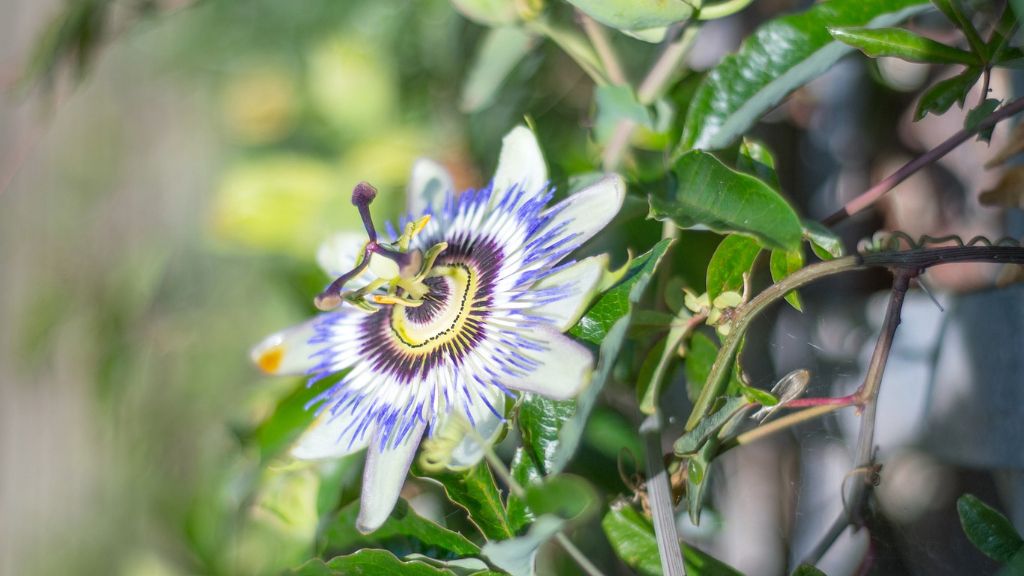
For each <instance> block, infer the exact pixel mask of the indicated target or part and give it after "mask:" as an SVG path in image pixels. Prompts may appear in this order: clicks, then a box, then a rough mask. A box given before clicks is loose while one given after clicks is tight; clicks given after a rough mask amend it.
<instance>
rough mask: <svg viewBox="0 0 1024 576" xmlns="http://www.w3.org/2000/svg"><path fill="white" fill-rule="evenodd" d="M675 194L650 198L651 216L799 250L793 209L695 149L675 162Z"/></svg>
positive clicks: (765, 188) (800, 231)
mask: <svg viewBox="0 0 1024 576" xmlns="http://www.w3.org/2000/svg"><path fill="white" fill-rule="evenodd" d="M673 173H674V174H675V177H676V180H677V185H676V188H675V191H674V192H667V193H664V194H662V195H658V194H651V195H650V198H649V200H650V203H651V216H653V217H654V218H657V219H658V220H666V219H668V220H672V222H674V223H675V224H676V226H679V227H680V228H689V227H691V226H697V225H700V224H702V225H705V226H707V227H708V228H710V229H712V230H714V231H715V232H719V233H722V234H725V233H728V232H735V233H738V234H744V235H746V236H750V237H752V238H755V239H756V240H757V241H758V242H760V243H761V245H763V246H766V247H769V248H782V249H784V250H797V249H799V248H800V240H801V238H802V235H803V229H802V227H801V226H800V219H799V218H798V217H797V215H796V212H794V211H793V208H792V207H791V206H790V205H789V204H788V203H787V202H786V201H785V200H784V199H783V198H782V196H780V195H779V193H778V192H776V191H775V190H773V189H772V188H771V187H770V186H768V185H767V184H765V183H764V182H761V181H760V180H758V179H757V178H754V177H753V176H750V175H748V174H742V173H740V172H736V171H735V170H732V169H730V168H728V167H727V166H725V165H724V164H722V163H721V162H720V161H719V160H718V159H717V158H715V157H714V156H712V155H711V154H708V153H706V152H702V151H700V150H694V151H691V152H688V153H687V154H685V155H683V157H681V158H680V159H679V160H678V161H676V164H675V167H674V168H673Z"/></svg>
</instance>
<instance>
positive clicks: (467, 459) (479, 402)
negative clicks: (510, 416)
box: [438, 386, 505, 470]
mask: <svg viewBox="0 0 1024 576" xmlns="http://www.w3.org/2000/svg"><path fill="white" fill-rule="evenodd" d="M480 393H482V394H483V395H484V396H486V399H487V402H484V401H483V399H481V398H479V397H477V396H476V394H475V393H474V402H473V405H472V406H470V408H469V410H470V412H471V413H472V414H473V423H474V426H473V428H474V430H476V434H478V435H479V436H480V437H481V438H483V439H484V441H485V445H483V446H482V445H480V443H479V442H477V440H476V439H475V438H474V437H473V435H470V434H467V435H465V436H464V437H463V438H462V442H460V443H459V445H458V446H456V447H455V449H454V450H453V451H452V457H451V461H450V462H449V463H448V468H450V469H452V470H467V469H469V468H472V467H473V466H476V464H477V463H478V462H480V460H481V459H483V457H484V452H485V451H486V450H487V448H488V447H489V446H490V445H491V444H492V443H493V442H494V440H495V439H496V438H497V437H498V433H499V432H501V429H502V425H503V424H504V419H503V418H502V417H499V416H498V415H497V414H495V413H494V412H493V411H491V408H490V407H488V405H487V404H488V403H490V406H491V407H493V408H494V410H497V411H498V413H499V414H504V413H505V393H504V392H502V391H501V390H500V389H498V388H497V387H494V386H488V387H486V388H484V389H482V390H480ZM453 410H454V412H453V413H454V414H456V415H461V417H462V418H465V417H466V414H465V412H464V410H460V409H459V408H457V407H456V408H453ZM445 424H446V423H445V422H443V421H442V422H441V423H440V424H438V426H439V428H443V427H444V426H445Z"/></svg>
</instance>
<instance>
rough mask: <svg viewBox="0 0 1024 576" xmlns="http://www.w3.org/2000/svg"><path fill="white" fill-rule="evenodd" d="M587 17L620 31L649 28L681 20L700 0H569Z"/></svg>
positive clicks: (687, 15) (696, 6) (685, 17)
mask: <svg viewBox="0 0 1024 576" xmlns="http://www.w3.org/2000/svg"><path fill="white" fill-rule="evenodd" d="M569 3H570V4H572V5H573V6H575V7H577V8H579V9H580V10H581V11H583V12H585V13H586V14H587V15H588V16H590V17H591V18H593V19H594V20H597V21H598V22H600V23H602V24H604V25H605V26H611V27H612V28H616V29H618V30H627V31H633V30H649V29H651V28H661V27H664V26H668V25H669V24H673V23H675V22H681V21H683V20H686V19H688V18H689V17H690V16H692V15H693V11H694V8H699V7H700V1H699V0H688V1H684V0H668V1H666V0H569Z"/></svg>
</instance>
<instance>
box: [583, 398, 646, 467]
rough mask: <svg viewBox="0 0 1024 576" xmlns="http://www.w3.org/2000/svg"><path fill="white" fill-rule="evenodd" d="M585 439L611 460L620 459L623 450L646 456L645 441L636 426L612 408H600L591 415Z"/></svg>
mask: <svg viewBox="0 0 1024 576" xmlns="http://www.w3.org/2000/svg"><path fill="white" fill-rule="evenodd" d="M584 441H585V442H586V444H587V446H589V447H591V448H593V449H594V450H596V451H597V452H599V453H601V454H602V455H604V457H605V458H607V459H608V460H609V461H611V462H615V461H616V460H618V458H619V456H621V455H622V451H623V450H626V451H628V452H630V453H631V454H633V455H634V456H636V457H637V458H638V459H641V460H642V459H643V458H644V443H643V441H642V440H641V439H640V434H639V433H638V432H637V429H636V426H635V425H634V424H632V423H631V422H630V421H629V420H627V419H626V418H625V417H624V416H622V414H619V412H618V411H616V410H612V409H610V408H599V409H597V410H595V411H594V413H593V414H591V415H590V421H589V422H587V430H586V432H585V433H584Z"/></svg>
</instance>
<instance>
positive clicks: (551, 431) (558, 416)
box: [519, 394, 576, 475]
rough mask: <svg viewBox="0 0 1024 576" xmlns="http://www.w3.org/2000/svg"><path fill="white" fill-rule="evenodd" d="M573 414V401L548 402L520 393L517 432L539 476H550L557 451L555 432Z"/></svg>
mask: <svg viewBox="0 0 1024 576" xmlns="http://www.w3.org/2000/svg"><path fill="white" fill-rule="evenodd" d="M575 413H576V401H575V400H550V399H548V398H545V397H543V396H538V395H536V394H523V395H522V400H521V401H520V404H519V430H520V432H522V435H523V447H524V448H525V449H526V450H528V451H529V453H530V456H531V457H532V458H533V460H534V462H536V463H537V464H538V465H539V466H540V471H541V474H544V475H546V474H550V473H551V471H552V469H553V468H552V464H553V462H554V460H555V454H556V452H557V451H558V433H559V431H560V430H561V429H562V425H563V424H565V421H566V420H568V419H569V418H571V417H572V415H573V414H575Z"/></svg>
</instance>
